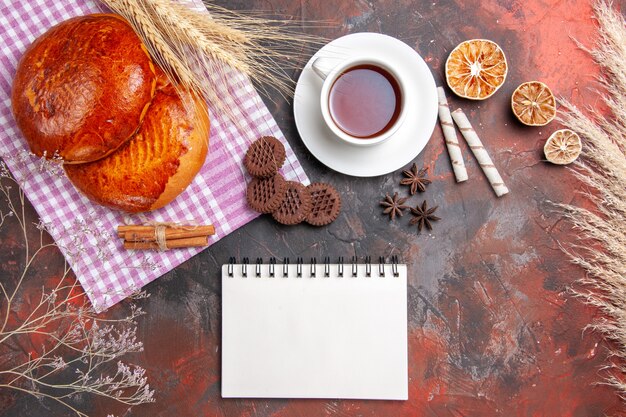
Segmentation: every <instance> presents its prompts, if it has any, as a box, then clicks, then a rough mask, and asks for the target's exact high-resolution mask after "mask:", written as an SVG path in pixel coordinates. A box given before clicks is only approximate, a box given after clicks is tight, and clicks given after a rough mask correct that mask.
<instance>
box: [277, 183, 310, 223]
mask: <svg viewBox="0 0 626 417" xmlns="http://www.w3.org/2000/svg"><path fill="white" fill-rule="evenodd" d="M311 203H312V202H311V194H310V193H309V190H308V189H307V188H306V187H305V186H304V185H302V184H300V183H299V182H295V181H288V182H287V191H285V197H284V198H283V201H282V202H281V204H280V206H279V207H278V209H276V210H275V211H274V212H273V213H272V217H273V218H274V220H276V221H277V222H278V223H280V224H284V225H294V224H298V223H301V222H302V221H304V219H306V217H307V216H308V215H309V213H310V212H311Z"/></svg>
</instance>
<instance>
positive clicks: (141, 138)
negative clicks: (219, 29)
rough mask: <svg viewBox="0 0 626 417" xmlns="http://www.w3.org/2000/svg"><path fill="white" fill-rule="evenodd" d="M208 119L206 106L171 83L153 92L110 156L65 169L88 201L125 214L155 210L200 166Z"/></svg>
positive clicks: (180, 187) (206, 135)
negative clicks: (132, 130)
mask: <svg viewBox="0 0 626 417" xmlns="http://www.w3.org/2000/svg"><path fill="white" fill-rule="evenodd" d="M208 132H209V119H208V111H207V108H206V103H205V102H204V101H201V100H199V99H194V98H192V96H191V94H190V93H188V92H181V91H177V89H176V88H175V87H174V86H172V85H171V84H169V83H165V82H164V85H163V86H162V87H160V88H159V89H157V92H156V95H155V97H154V99H153V102H152V104H151V106H150V108H149V109H148V111H147V113H146V116H145V119H144V121H143V123H142V125H141V128H140V129H139V131H138V132H137V134H136V135H135V136H134V137H133V138H132V139H131V140H130V141H128V142H127V143H126V144H124V145H122V147H120V149H119V150H117V151H115V152H114V153H113V154H111V155H110V156H108V157H106V158H103V159H101V160H99V161H96V162H91V163H87V164H70V165H67V164H66V165H64V168H65V172H66V173H67V176H68V178H69V179H70V180H71V181H72V183H73V184H74V185H75V186H76V188H78V189H79V190H80V191H82V192H83V193H84V194H85V195H86V196H87V197H88V198H90V199H91V200H93V201H95V202H97V203H99V204H102V205H104V206H107V207H111V208H114V209H119V210H124V211H128V212H142V211H148V210H154V209H157V208H160V207H163V206H164V205H166V204H168V203H169V202H170V201H172V200H174V199H175V198H176V196H178V195H179V194H180V193H181V192H182V191H183V190H184V189H185V188H186V187H187V186H188V185H189V184H190V183H191V181H192V180H193V178H194V177H195V176H196V174H197V173H198V171H199V170H200V168H201V167H202V165H203V164H204V161H205V158H206V154H207V147H208Z"/></svg>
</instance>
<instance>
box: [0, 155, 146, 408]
mask: <svg viewBox="0 0 626 417" xmlns="http://www.w3.org/2000/svg"><path fill="white" fill-rule="evenodd" d="M14 186H17V191H16V190H13V187H14ZM16 193H17V201H15V200H16V199H15V194H16ZM0 194H1V195H2V196H3V197H4V199H5V201H6V209H5V210H4V211H2V210H0V231H3V230H4V229H5V228H6V227H7V226H8V225H9V222H10V221H15V222H16V223H17V225H18V226H19V228H20V230H21V232H22V237H23V248H24V251H23V253H20V254H19V256H20V257H23V258H22V259H21V263H22V265H23V269H22V270H21V271H19V272H18V273H17V274H16V275H17V276H15V277H14V279H13V280H12V281H14V282H9V281H11V279H9V278H8V277H7V278H5V279H3V281H2V282H0V323H1V325H0V353H3V354H4V353H9V352H10V353H11V354H12V355H11V360H9V361H6V362H5V363H3V364H2V365H1V366H2V367H0V388H1V389H8V390H14V391H18V392H24V393H28V394H30V395H33V396H35V397H36V398H39V399H48V400H52V401H55V402H57V403H59V404H61V405H63V406H64V407H66V408H67V409H68V410H70V411H72V412H73V413H75V414H76V415H77V416H86V414H85V413H84V412H82V411H80V410H79V409H78V408H76V406H74V405H73V404H72V397H73V396H75V395H76V394H79V393H85V394H91V395H95V396H99V397H104V398H110V399H111V400H114V401H116V402H118V403H122V404H125V405H128V406H129V407H131V406H135V405H139V404H144V403H148V402H153V401H154V391H152V390H151V389H150V387H149V385H148V382H147V378H146V376H145V370H144V369H143V368H141V367H138V366H131V365H127V364H125V363H124V362H122V361H121V360H120V359H121V358H122V357H123V356H124V355H126V354H127V353H132V352H141V351H142V350H143V344H142V343H141V342H140V341H138V340H137V328H136V320H137V318H138V317H140V316H141V315H143V311H142V310H141V308H138V307H136V305H135V304H133V303H130V305H129V306H128V311H127V313H126V316H125V317H122V318H119V319H118V318H115V319H107V318H104V317H100V316H98V315H97V314H96V312H95V310H94V309H93V307H92V306H91V304H90V302H89V300H88V298H87V296H86V294H85V293H84V291H83V289H82V287H81V286H80V284H79V283H78V282H77V281H76V279H75V278H73V277H72V276H71V275H70V268H69V266H68V264H67V263H65V264H64V266H63V271H62V273H61V276H60V277H59V278H58V279H56V280H55V282H54V283H53V284H52V285H48V286H46V285H44V286H42V287H41V288H40V289H39V288H38V287H35V288H27V285H28V279H29V278H31V277H30V275H31V271H32V267H33V266H35V265H37V262H38V261H39V260H40V258H41V255H42V254H43V253H44V252H45V251H47V250H49V249H53V248H55V246H56V245H55V244H54V243H44V241H45V240H46V237H45V236H44V232H45V230H46V228H45V225H43V223H42V222H41V221H40V222H39V223H37V224H34V225H33V224H30V223H29V222H28V221H27V217H26V216H27V215H26V212H25V204H24V203H25V201H24V192H23V191H22V189H21V188H19V186H18V184H17V182H16V181H15V179H14V178H13V177H12V176H11V175H10V173H9V171H8V170H7V168H6V165H5V164H4V163H3V162H0ZM31 228H36V229H38V231H39V239H38V240H39V241H38V242H31V241H30V239H29V232H30V231H32V229H31ZM33 294H37V295H36V297H35V299H34V301H32V300H33V298H32V297H33ZM144 296H145V294H140V295H138V297H144ZM25 305H26V306H28V310H27V311H28V312H27V313H26V314H27V315H26V317H24V314H25V311H24V310H25V308H24V306H25ZM18 306H19V307H18ZM36 341H37V342H36ZM26 346H28V348H25V347H26ZM111 365H114V366H115V369H113V370H111V368H112V366H111ZM60 380H63V381H64V382H59V381H60Z"/></svg>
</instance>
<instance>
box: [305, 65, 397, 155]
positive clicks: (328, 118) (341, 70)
mask: <svg viewBox="0 0 626 417" xmlns="http://www.w3.org/2000/svg"><path fill="white" fill-rule="evenodd" d="M336 62H337V61H336V59H334V58H326V57H320V58H317V59H316V60H315V61H313V63H312V69H313V72H314V73H315V74H316V75H317V76H318V77H320V78H321V79H322V80H323V84H322V91H321V94H320V106H321V110H322V116H323V117H324V122H325V123H326V125H327V126H328V128H329V129H330V130H331V131H332V132H333V133H334V134H335V136H336V137H337V138H338V139H340V140H341V141H343V142H346V143H349V144H351V145H355V146H373V145H378V144H380V143H382V142H384V141H386V140H388V139H389V138H390V137H391V136H393V134H394V133H395V132H396V131H397V130H398V129H399V128H400V126H401V125H402V122H403V121H404V118H405V116H406V106H405V101H406V96H407V91H406V88H405V82H404V79H403V77H402V76H400V74H399V73H398V72H397V71H395V70H394V69H393V68H391V67H390V66H389V65H387V64H386V63H385V62H382V61H381V60H379V59H377V58H374V57H353V58H350V59H347V60H344V61H342V62H341V63H340V64H338V65H335V66H334V67H331V68H330V69H329V66H330V65H332V64H333V63H336ZM364 65H365V66H373V67H378V68H380V69H382V70H384V71H385V72H387V73H388V74H389V75H390V76H391V77H393V79H394V80H395V83H396V85H397V86H398V88H399V90H400V94H399V96H400V98H399V100H397V104H396V106H399V113H398V115H397V116H396V117H395V121H394V122H393V124H392V125H391V126H388V127H386V128H384V130H382V131H381V132H380V133H378V134H376V135H375V136H369V137H367V138H365V137H357V136H353V135H351V134H349V133H348V132H346V131H344V130H343V129H342V128H341V127H340V126H339V125H338V124H337V122H335V120H334V119H333V116H332V114H331V109H330V102H329V101H330V94H331V90H332V88H333V86H334V85H335V82H336V81H337V80H338V79H339V78H340V77H341V76H342V75H344V74H345V73H346V72H348V71H350V70H351V69H352V68H355V67H360V66H364ZM396 109H397V107H396Z"/></svg>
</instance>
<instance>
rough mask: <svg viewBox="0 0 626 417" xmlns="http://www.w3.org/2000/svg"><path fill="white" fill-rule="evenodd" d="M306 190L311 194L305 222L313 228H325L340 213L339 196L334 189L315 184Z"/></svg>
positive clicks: (330, 186) (328, 185) (326, 185)
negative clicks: (308, 211) (309, 207)
mask: <svg viewBox="0 0 626 417" xmlns="http://www.w3.org/2000/svg"><path fill="white" fill-rule="evenodd" d="M307 189H308V190H309V193H310V194H311V212H310V213H309V214H308V216H307V217H306V219H305V220H306V222H307V223H309V224H311V225H313V226H326V225H327V224H330V223H332V222H334V221H335V220H336V219H337V216H339V212H340V211H341V196H340V195H339V193H338V192H337V190H336V189H335V187H333V186H332V185H330V184H325V183H321V182H316V183H313V184H311V185H309V186H308V187H307Z"/></svg>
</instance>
